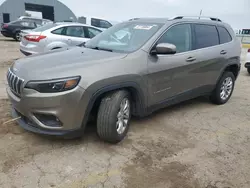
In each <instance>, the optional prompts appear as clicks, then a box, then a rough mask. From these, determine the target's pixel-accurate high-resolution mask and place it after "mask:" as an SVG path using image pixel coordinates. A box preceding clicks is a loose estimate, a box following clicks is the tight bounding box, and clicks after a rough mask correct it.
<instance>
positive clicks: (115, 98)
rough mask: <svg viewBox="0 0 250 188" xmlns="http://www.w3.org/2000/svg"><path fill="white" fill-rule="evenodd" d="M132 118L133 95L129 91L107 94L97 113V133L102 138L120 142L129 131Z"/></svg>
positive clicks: (111, 141)
mask: <svg viewBox="0 0 250 188" xmlns="http://www.w3.org/2000/svg"><path fill="white" fill-rule="evenodd" d="M130 119H131V97H130V94H129V92H128V91H125V90H120V91H116V92H113V93H110V94H108V95H107V96H105V97H104V98H103V99H102V101H101V104H100V107H99V110H98V115H97V133H98V135H99V137H100V138H101V139H103V140H104V141H107V142H110V143H118V142H120V141H122V140H123V139H124V137H125V136H126V134H127V132H128V128H129V122H130Z"/></svg>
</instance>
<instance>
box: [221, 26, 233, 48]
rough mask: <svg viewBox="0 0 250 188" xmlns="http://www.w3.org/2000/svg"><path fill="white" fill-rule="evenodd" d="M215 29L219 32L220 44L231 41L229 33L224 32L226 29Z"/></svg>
mask: <svg viewBox="0 0 250 188" xmlns="http://www.w3.org/2000/svg"><path fill="white" fill-rule="evenodd" d="M217 28H218V31H219V36H220V43H221V44H224V43H228V42H230V41H232V37H231V35H230V34H229V32H228V31H227V30H226V28H224V27H217Z"/></svg>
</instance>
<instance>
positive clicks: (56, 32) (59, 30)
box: [51, 27, 65, 35]
mask: <svg viewBox="0 0 250 188" xmlns="http://www.w3.org/2000/svg"><path fill="white" fill-rule="evenodd" d="M64 31H65V28H64V27H61V28H59V29H56V30H54V31H52V32H51V33H53V34H56V35H65V32H64Z"/></svg>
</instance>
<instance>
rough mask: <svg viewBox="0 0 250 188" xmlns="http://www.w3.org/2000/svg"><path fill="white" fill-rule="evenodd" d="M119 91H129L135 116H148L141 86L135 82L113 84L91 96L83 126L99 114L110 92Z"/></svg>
mask: <svg viewBox="0 0 250 188" xmlns="http://www.w3.org/2000/svg"><path fill="white" fill-rule="evenodd" d="M118 90H127V91H128V92H129V93H130V94H131V98H132V101H133V111H132V113H133V115H135V116H140V117H142V116H144V115H145V114H146V100H145V99H146V98H145V95H144V93H143V90H142V89H141V88H140V86H139V84H137V83H135V82H123V83H119V84H111V85H108V86H105V87H103V88H101V89H99V90H97V91H96V92H95V93H94V94H93V95H92V96H91V98H90V100H89V102H88V105H87V108H86V111H85V115H84V118H83V126H84V125H85V124H86V123H87V121H88V119H89V117H90V115H91V114H95V113H97V111H98V107H99V105H100V102H101V100H102V98H103V97H104V96H106V95H107V94H109V93H110V92H115V91H118Z"/></svg>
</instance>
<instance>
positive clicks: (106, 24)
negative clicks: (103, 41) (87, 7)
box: [91, 18, 112, 29]
mask: <svg viewBox="0 0 250 188" xmlns="http://www.w3.org/2000/svg"><path fill="white" fill-rule="evenodd" d="M91 25H92V26H95V27H100V28H105V29H107V28H110V27H111V26H112V24H111V23H109V22H108V21H106V20H101V19H97V18H91Z"/></svg>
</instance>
